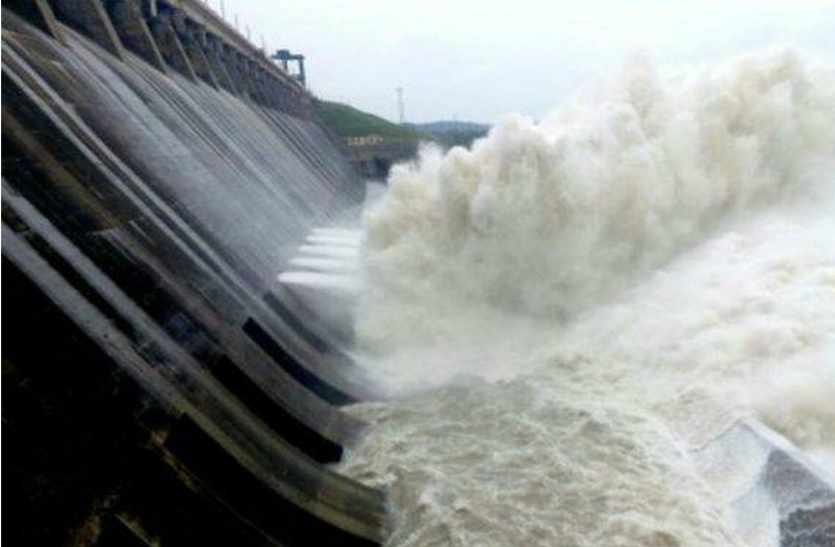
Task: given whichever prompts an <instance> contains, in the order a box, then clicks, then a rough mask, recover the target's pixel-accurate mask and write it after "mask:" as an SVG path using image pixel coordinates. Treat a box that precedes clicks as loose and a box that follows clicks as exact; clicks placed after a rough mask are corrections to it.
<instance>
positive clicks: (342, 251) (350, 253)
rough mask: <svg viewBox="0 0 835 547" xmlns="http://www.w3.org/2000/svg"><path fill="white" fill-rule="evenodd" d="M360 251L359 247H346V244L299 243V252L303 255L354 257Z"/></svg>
mask: <svg viewBox="0 0 835 547" xmlns="http://www.w3.org/2000/svg"><path fill="white" fill-rule="evenodd" d="M358 252H359V249H358V247H346V246H344V245H318V244H317V245H299V253H300V254H302V255H315V256H325V257H331V258H354V257H356V256H357V254H358Z"/></svg>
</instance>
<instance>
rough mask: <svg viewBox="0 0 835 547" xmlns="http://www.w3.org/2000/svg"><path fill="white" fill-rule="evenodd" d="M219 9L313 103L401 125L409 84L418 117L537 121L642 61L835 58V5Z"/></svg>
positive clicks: (278, 5)
mask: <svg viewBox="0 0 835 547" xmlns="http://www.w3.org/2000/svg"><path fill="white" fill-rule="evenodd" d="M208 1H209V4H210V5H212V6H213V7H215V8H218V7H219V5H220V0H208ZM224 2H225V6H224V7H225V11H226V17H227V19H228V20H230V21H234V16H235V15H237V17H238V21H239V25H240V27H241V28H242V29H245V28H246V27H245V26H246V25H248V26H249V27H250V32H251V35H252V38H253V41H254V42H256V43H260V42H261V36H262V35H263V37H264V39H265V41H266V43H267V45H268V47H269V48H270V49H272V50H275V49H278V48H288V49H291V50H293V51H298V52H301V53H303V54H305V55H306V57H307V71H308V81H309V83H310V87H311V89H312V90H313V91H314V93H316V94H317V95H318V96H320V97H322V98H326V99H332V100H338V101H343V102H347V103H350V104H352V105H354V106H357V107H359V108H362V109H365V110H368V111H371V112H374V113H375V114H378V115H381V116H384V117H386V118H389V119H396V118H397V99H396V93H395V89H396V88H397V87H398V86H402V87H403V88H404V89H405V99H406V119H407V120H408V121H415V122H424V121H431V120H437V119H453V118H457V119H460V120H473V121H482V122H489V121H491V120H493V119H495V118H496V117H497V116H499V115H501V114H504V113H507V112H511V111H513V112H521V113H523V114H527V115H530V116H534V117H540V116H542V115H543V114H545V113H546V112H547V111H548V110H549V109H550V108H552V107H553V106H555V105H557V104H559V102H560V100H561V99H563V98H565V97H566V95H568V94H570V93H572V92H574V91H576V90H577V89H578V88H579V87H580V86H582V85H587V84H590V83H593V82H594V81H595V80H596V79H599V78H600V77H605V76H606V75H607V74H609V73H611V72H612V71H614V70H618V69H619V68H620V67H621V66H622V65H623V63H624V62H625V61H626V60H627V59H629V58H630V57H633V56H634V55H635V54H636V53H641V54H646V55H648V56H649V57H650V58H651V59H652V60H653V61H654V63H655V64H656V65H659V66H666V65H678V64H682V63H700V62H704V61H713V60H718V59H722V58H724V57H727V56H729V55H733V54H736V53H740V52H744V51H748V50H751V49H758V48H763V47H766V46H769V45H773V44H783V43H793V44H798V45H800V46H803V47H806V48H809V49H812V50H815V51H817V52H819V53H820V54H821V55H823V56H826V57H827V58H828V59H830V60H833V61H835V0H722V1H718V0H702V1H693V2H690V1H674V0H572V1H570V2H565V1H561V0H550V1H548V0H503V1H501V2H498V1H492V0H224ZM218 9H219V8H218Z"/></svg>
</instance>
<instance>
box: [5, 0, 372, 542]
mask: <svg viewBox="0 0 835 547" xmlns="http://www.w3.org/2000/svg"><path fill="white" fill-rule="evenodd" d="M312 101H313V99H312V98H311V97H310V95H309V94H308V93H307V92H306V91H305V90H304V89H302V88H301V87H300V86H299V85H298V83H297V82H296V81H294V80H292V79H291V78H290V77H289V76H287V75H286V74H284V73H283V72H281V71H280V70H279V69H278V68H277V66H275V65H273V64H272V62H271V61H269V60H268V59H267V58H266V57H265V56H264V54H263V53H261V52H259V51H257V50H256V49H255V48H254V47H253V46H250V45H249V44H248V43H246V41H245V40H243V39H241V37H240V36H239V35H238V34H237V33H236V32H235V31H234V30H232V29H230V28H229V27H228V26H226V25H225V24H224V23H222V22H221V21H219V18H217V16H215V15H214V14H213V13H212V12H210V11H209V10H208V9H206V8H205V7H204V6H203V5H202V4H200V3H198V2H139V1H135V2H134V1H122V2H104V3H102V2H99V1H98V0H94V1H89V2H88V1H82V2H68V1H63V0H59V1H56V2H51V3H48V2H43V1H38V2H17V3H12V4H9V5H7V4H5V3H4V7H3V261H4V270H5V275H4V288H5V289H6V296H7V297H6V299H5V300H4V304H3V307H4V311H6V312H7V317H9V318H10V317H11V316H12V315H13V316H14V317H15V319H14V320H13V321H9V322H8V323H7V324H6V325H7V326H6V329H7V330H6V331H5V334H6V337H5V338H6V342H7V343H6V345H5V346H4V363H7V364H8V369H9V371H10V372H9V375H8V376H6V374H5V373H4V376H5V377H7V378H11V379H12V380H11V381H10V380H6V381H7V382H14V381H15V380H19V381H21V382H23V381H25V382H27V383H28V384H29V385H31V386H32V393H33V394H34V395H32V397H44V398H45V402H44V404H45V405H46V406H49V405H56V410H55V414H50V413H48V412H42V411H38V412H36V413H27V411H26V408H28V407H27V403H31V400H30V399H27V398H26V396H25V395H20V397H21V401H19V402H17V403H16V404H13V405H10V407H7V408H6V410H5V414H4V416H6V418H7V419H8V420H9V421H10V422H11V423H12V424H13V425H12V426H11V433H10V434H7V435H8V436H7V439H9V440H10V444H14V445H15V446H16V449H15V454H16V455H15V457H14V461H13V463H12V464H11V466H10V467H11V468H13V469H15V471H16V476H19V477H20V478H19V479H18V480H16V481H15V480H13V482H14V485H13V486H12V487H11V489H12V490H13V491H15V492H16V493H20V496H21V498H24V497H26V495H27V494H26V493H27V492H34V494H32V496H35V497H33V498H31V499H29V501H30V502H31V505H26V504H25V503H23V504H22V505H21V506H20V514H21V519H20V520H19V526H16V527H14V528H15V530H14V532H13V534H14V535H16V536H17V537H18V540H19V542H20V543H21V544H24V543H29V544H31V543H33V542H35V543H39V544H57V543H60V542H63V541H65V540H66V537H65V536H62V534H66V533H67V530H79V529H85V528H84V527H85V526H90V522H94V523H96V526H95V527H94V528H95V529H96V532H95V533H96V534H99V535H101V537H102V539H101V541H102V542H105V540H112V538H114V537H115V538H123V537H125V536H130V537H133V538H135V540H138V539H142V540H143V541H152V540H154V539H162V540H163V541H166V540H167V541H174V542H175V543H180V544H183V543H188V544H191V543H192V542H195V541H201V542H202V543H204V544H241V543H240V542H241V541H244V543H247V544H254V543H263V542H267V543H279V544H282V545H283V544H287V545H302V544H304V545H309V544H311V542H312V543H313V544H317V545H364V544H374V543H377V542H379V541H380V540H381V539H382V538H383V537H384V531H385V510H384V506H383V502H384V496H383V494H382V493H381V492H379V491H376V490H373V489H371V488H368V487H365V486H363V485H361V484H358V483H356V482H354V481H351V480H348V479H346V478H344V477H342V476H340V475H337V474H336V473H335V472H333V471H331V470H330V469H329V468H328V467H327V464H328V463H332V462H335V461H338V460H339V458H340V455H341V453H342V447H343V446H345V445H347V444H348V443H349V442H351V439H353V438H354V437H355V436H356V435H357V434H358V432H359V431H361V430H362V429H363V423H361V422H360V421H359V420H356V419H353V418H351V417H350V416H348V415H346V414H344V413H343V412H341V410H340V406H342V405H344V404H346V403H349V402H351V401H356V400H361V399H365V398H368V397H371V396H372V395H373V394H372V393H370V392H369V388H368V385H369V384H368V383H367V382H364V381H362V376H361V374H360V373H359V372H358V371H356V370H355V367H354V366H353V364H352V362H351V359H350V357H349V356H348V355H347V354H346V353H345V351H344V348H342V347H339V346H338V345H335V341H336V339H335V338H334V336H333V335H332V334H331V333H329V332H328V331H327V329H325V328H324V327H323V326H322V325H323V323H322V322H321V321H317V318H316V317H315V313H314V311H313V310H309V309H307V308H306V307H305V306H304V303H303V302H302V301H301V300H299V297H298V296H294V294H293V293H292V292H291V291H288V290H287V289H285V288H283V286H282V284H281V283H280V282H279V280H278V274H279V273H280V272H282V271H285V270H287V269H290V270H292V269H293V268H294V267H293V266H292V265H291V264H290V261H291V259H293V258H294V257H296V255H297V253H298V247H299V246H300V245H305V244H307V245H310V246H313V247H315V249H314V253H312V254H311V255H310V258H311V259H312V257H313V256H316V257H318V260H333V261H337V262H338V263H342V262H344V255H345V254H346V251H347V252H348V253H349V254H350V252H351V249H352V248H355V246H356V238H355V237H354V236H353V235H351V233H350V230H347V229H346V228H345V222H348V221H350V219H351V218H355V217H352V216H351V211H354V212H356V211H358V208H359V206H360V204H361V202H362V199H363V196H364V184H363V182H362V181H361V180H359V179H358V178H357V176H356V175H355V174H354V172H353V171H352V170H351V168H350V166H349V164H348V163H347V161H346V160H345V159H344V158H343V156H342V154H341V152H340V149H339V145H338V144H337V142H336V140H335V139H334V138H333V137H332V136H331V135H329V134H328V132H327V130H326V129H325V128H324V127H323V126H322V125H321V124H320V123H319V122H318V120H317V119H316V115H315V109H314V106H313V103H312ZM331 227H332V228H331ZM311 230H315V231H313V232H312V233H311V234H310V238H309V239H308V241H307V242H305V238H306V237H307V236H308V232H310V231H311ZM341 230H342V231H341ZM346 233H348V234H349V235H347V236H346V235H345V234H346ZM339 261H342V262H339ZM319 265H320V266H322V267H326V266H327V263H321V264H319ZM308 275H313V274H308ZM322 275H331V276H333V275H335V274H334V273H330V274H327V272H325V274H322ZM305 309H307V313H305V311H304V310H305ZM56 369H60V372H56ZM5 370H6V369H4V371H5ZM4 379H5V378H4ZM55 382H60V384H61V385H62V386H65V388H66V390H67V392H68V393H74V392H78V393H80V394H83V396H79V397H80V398H72V397H71V396H70V395H67V396H66V397H68V398H69V399H65V398H64V394H61V395H59V394H56V393H52V392H51V391H50V386H53V385H54V384H55ZM7 385H9V384H8V383H7ZM32 404H34V403H32ZM62 420H63V422H62ZM64 422H65V423H64ZM37 430H40V432H41V433H40V435H42V437H40V440H35V439H29V438H28V435H31V434H33V433H34V432H35V431H37ZM73 446H77V447H78V449H79V453H78V454H66V452H67V451H69V450H70V448H71V447H73ZM47 453H48V454H50V455H51V456H50V457H53V456H54V457H56V458H63V459H64V460H65V463H64V464H63V467H62V468H61V469H60V470H54V474H49V473H47V477H48V478H47V479H45V480H51V481H54V482H55V483H60V482H61V481H64V482H66V483H68V484H78V485H80V486H79V487H78V488H77V489H72V488H70V489H69V490H70V491H69V492H64V491H63V490H61V492H60V493H57V494H54V495H50V494H48V493H44V489H43V488H41V489H39V488H38V487H37V486H36V485H35V484H34V483H33V482H27V481H30V480H31V481H34V480H36V477H37V476H38V475H39V473H40V472H41V471H39V470H40V469H42V468H49V467H50V466H49V465H46V464H45V463H44V461H43V460H42V459H39V457H38V456H37V455H38V454H44V457H46V454H47ZM61 454H65V455H64V456H61ZM85 461H87V462H90V463H88V464H85V463H84V462H85ZM95 477H99V478H98V479H97V478H95ZM101 477H108V478H106V479H103V478H101ZM97 481H98V482H97ZM50 489H51V486H50V487H48V488H47V489H46V490H50ZM37 496H41V497H40V498H38V499H35V498H36V497H37ZM106 500H109V501H106ZM170 504H173V505H174V506H175V507H174V508H172V507H170V506H169V505H170ZM186 537H188V538H189V541H187V542H184V541H183V539H184V538H186ZM108 538H109V539H108ZM36 539H39V540H40V541H36Z"/></svg>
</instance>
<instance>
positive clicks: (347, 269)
mask: <svg viewBox="0 0 835 547" xmlns="http://www.w3.org/2000/svg"><path fill="white" fill-rule="evenodd" d="M290 264H291V265H292V266H294V267H296V268H305V269H310V270H316V271H321V272H329V273H351V272H354V271H356V269H357V267H358V265H357V263H356V261H355V260H352V259H343V258H303V257H299V258H293V259H291V260H290Z"/></svg>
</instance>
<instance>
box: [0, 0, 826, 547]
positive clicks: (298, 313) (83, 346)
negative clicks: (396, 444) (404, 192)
mask: <svg viewBox="0 0 835 547" xmlns="http://www.w3.org/2000/svg"><path fill="white" fill-rule="evenodd" d="M2 24H3V35H2V41H3V50H2V56H3V73H2V77H3V82H2V83H3V88H2V92H3V121H2V125H3V183H2V184H3V196H2V201H3V217H2V218H3V245H2V252H3V266H4V270H5V271H4V283H3V284H4V287H3V288H4V289H5V296H6V298H5V300H4V303H3V311H4V312H6V314H5V315H6V324H5V325H6V326H5V327H4V334H5V337H4V338H5V340H4V342H5V345H4V347H3V377H4V383H5V387H4V395H5V396H6V398H7V399H6V400H7V403H6V405H4V416H3V418H4V433H5V434H6V440H7V448H8V447H9V446H11V447H12V448H11V449H10V450H8V452H7V455H8V460H7V461H4V463H5V464H6V471H7V476H6V477H5V478H7V485H6V490H5V492H7V493H8V494H9V495H10V498H11V496H14V501H13V502H12V503H13V505H14V509H13V512H11V513H7V515H10V516H11V520H12V521H11V522H9V520H7V524H8V526H7V530H6V533H7V535H8V537H7V539H8V540H9V541H10V543H14V544H21V545H24V544H59V543H68V544H73V542H75V543H78V544H85V545H91V544H95V545H107V544H111V545H146V544H156V543H158V542H162V543H164V544H184V545H190V544H206V545H217V544H219V545H255V544H270V545H340V546H341V545H376V544H381V543H383V542H385V541H386V539H387V538H388V537H389V535H390V533H391V530H392V525H391V523H390V518H389V512H388V509H389V507H388V504H387V493H386V492H385V491H384V489H383V488H377V487H371V486H368V485H365V484H363V483H361V482H359V481H357V480H354V479H351V478H349V477H348V476H346V475H344V474H340V473H338V472H337V471H336V470H335V469H334V467H333V464H336V463H337V462H339V461H340V459H341V458H342V455H343V452H344V451H345V450H346V449H350V448H352V447H354V446H355V444H356V440H357V439H358V438H360V437H361V436H362V435H363V434H364V433H365V432H367V430H368V424H367V422H366V421H365V420H364V419H363V418H362V417H360V416H358V415H357V413H355V412H346V411H345V410H344V407H345V406H346V405H349V404H352V403H357V402H364V401H371V400H375V399H377V398H379V397H380V395H381V393H380V392H379V391H378V388H376V387H375V386H376V385H377V384H375V383H374V382H372V381H370V380H369V378H368V377H367V373H366V372H365V370H366V369H364V368H362V367H358V366H357V363H356V362H355V355H356V354H355V353H354V351H353V348H352V336H353V333H352V332H351V329H350V328H346V327H345V325H346V324H348V325H350V321H351V317H350V313H349V312H346V310H347V309H348V308H349V305H348V304H346V305H345V306H343V305H342V304H341V302H343V301H344V302H346V303H350V302H351V301H352V299H354V298H356V293H357V287H356V284H355V282H356V277H355V272H356V270H357V268H358V265H357V260H358V252H359V245H360V240H361V237H360V232H359V231H358V228H357V215H358V213H359V211H360V210H361V209H362V206H363V200H364V198H365V195H364V194H365V186H364V183H363V181H361V180H359V179H358V178H357V176H356V174H355V173H354V172H353V171H352V170H351V167H350V165H349V164H348V163H347V161H346V160H345V158H344V157H343V155H342V153H341V150H340V146H339V144H338V142H337V141H336V140H335V139H334V138H333V137H332V136H331V135H330V134H329V133H328V131H327V130H326V129H325V128H324V127H323V126H322V124H321V123H320V122H319V121H318V119H317V117H316V109H315V103H314V99H313V98H312V97H311V96H310V95H309V94H308V93H307V92H306V91H305V90H304V89H303V88H302V87H301V86H299V84H298V83H297V82H296V81H295V80H293V79H292V78H290V77H289V76H288V75H287V74H286V73H284V72H282V71H281V70H280V69H278V68H277V67H276V66H275V65H273V64H272V63H271V62H270V61H269V60H268V59H267V58H266V57H265V56H264V54H263V52H260V51H258V50H257V49H256V48H254V47H253V46H252V45H251V44H249V43H248V42H247V41H246V40H245V39H244V38H243V37H242V36H240V35H239V34H238V33H237V32H235V31H234V30H233V29H231V28H230V27H229V26H228V25H226V24H225V23H223V21H221V20H220V19H219V18H218V17H217V16H216V15H215V14H213V13H212V12H211V11H210V10H208V9H207V8H206V7H205V5H203V4H202V3H200V2H197V1H193V0H107V1H100V0H49V1H47V0H31V1H29V0H17V1H13V2H7V3H4V6H3V22H2ZM741 451H745V453H746V454H747V455H748V457H749V460H746V462H748V461H750V462H753V463H751V464H750V465H741V466H738V467H734V466H733V465H729V464H728V462H729V461H730V462H733V456H734V454H736V453H740V452H741ZM702 455H703V457H701V459H700V461H701V465H702V466H703V467H704V472H705V474H706V475H707V476H711V477H713V478H712V480H714V481H715V482H714V484H715V485H717V488H719V486H720V485H721V484H722V482H723V481H724V480H726V479H728V478H729V477H732V478H734V479H735V482H734V483H733V485H734V487H733V488H728V489H726V490H727V491H725V492H724V495H726V496H727V497H728V498H729V499H731V500H732V501H733V503H734V504H735V506H736V507H739V508H740V514H742V515H743V516H744V514H745V511H747V510H750V511H751V513H752V514H753V513H755V511H754V509H752V508H754V507H755V506H758V505H762V504H765V505H769V507H773V508H774V511H773V514H771V513H770V514H769V515H770V517H771V519H772V520H771V521H769V526H772V527H776V528H775V529H776V530H777V531H776V534H777V535H778V536H779V538H780V541H781V545H812V546H824V545H829V544H831V543H826V542H827V541H829V540H830V539H831V538H832V537H833V535H832V534H833V533H835V532H833V529H834V528H835V524H833V523H832V522H831V521H830V520H828V519H830V518H831V516H832V514H833V510H835V495H833V488H832V485H831V483H830V482H828V479H826V478H825V477H823V476H822V475H820V474H818V473H817V472H816V471H815V468H814V466H812V465H809V463H808V462H807V461H806V459H805V456H804V455H803V454H802V453H800V452H799V451H798V450H797V449H796V448H795V447H793V446H792V445H790V444H789V443H787V442H786V441H785V440H784V439H782V437H780V436H779V435H777V434H775V433H773V432H771V431H770V430H768V429H767V428H765V427H764V426H762V424H760V423H759V422H757V421H755V420H750V419H746V420H739V421H735V422H733V423H730V424H728V425H727V427H724V428H723V429H722V434H721V435H720V436H717V437H711V438H709V439H704V440H703V442H702ZM743 520H744V519H743ZM759 522H760V521H757V520H750V519H749V522H748V525H749V526H757V525H758V524H759ZM662 539H663V538H662Z"/></svg>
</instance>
